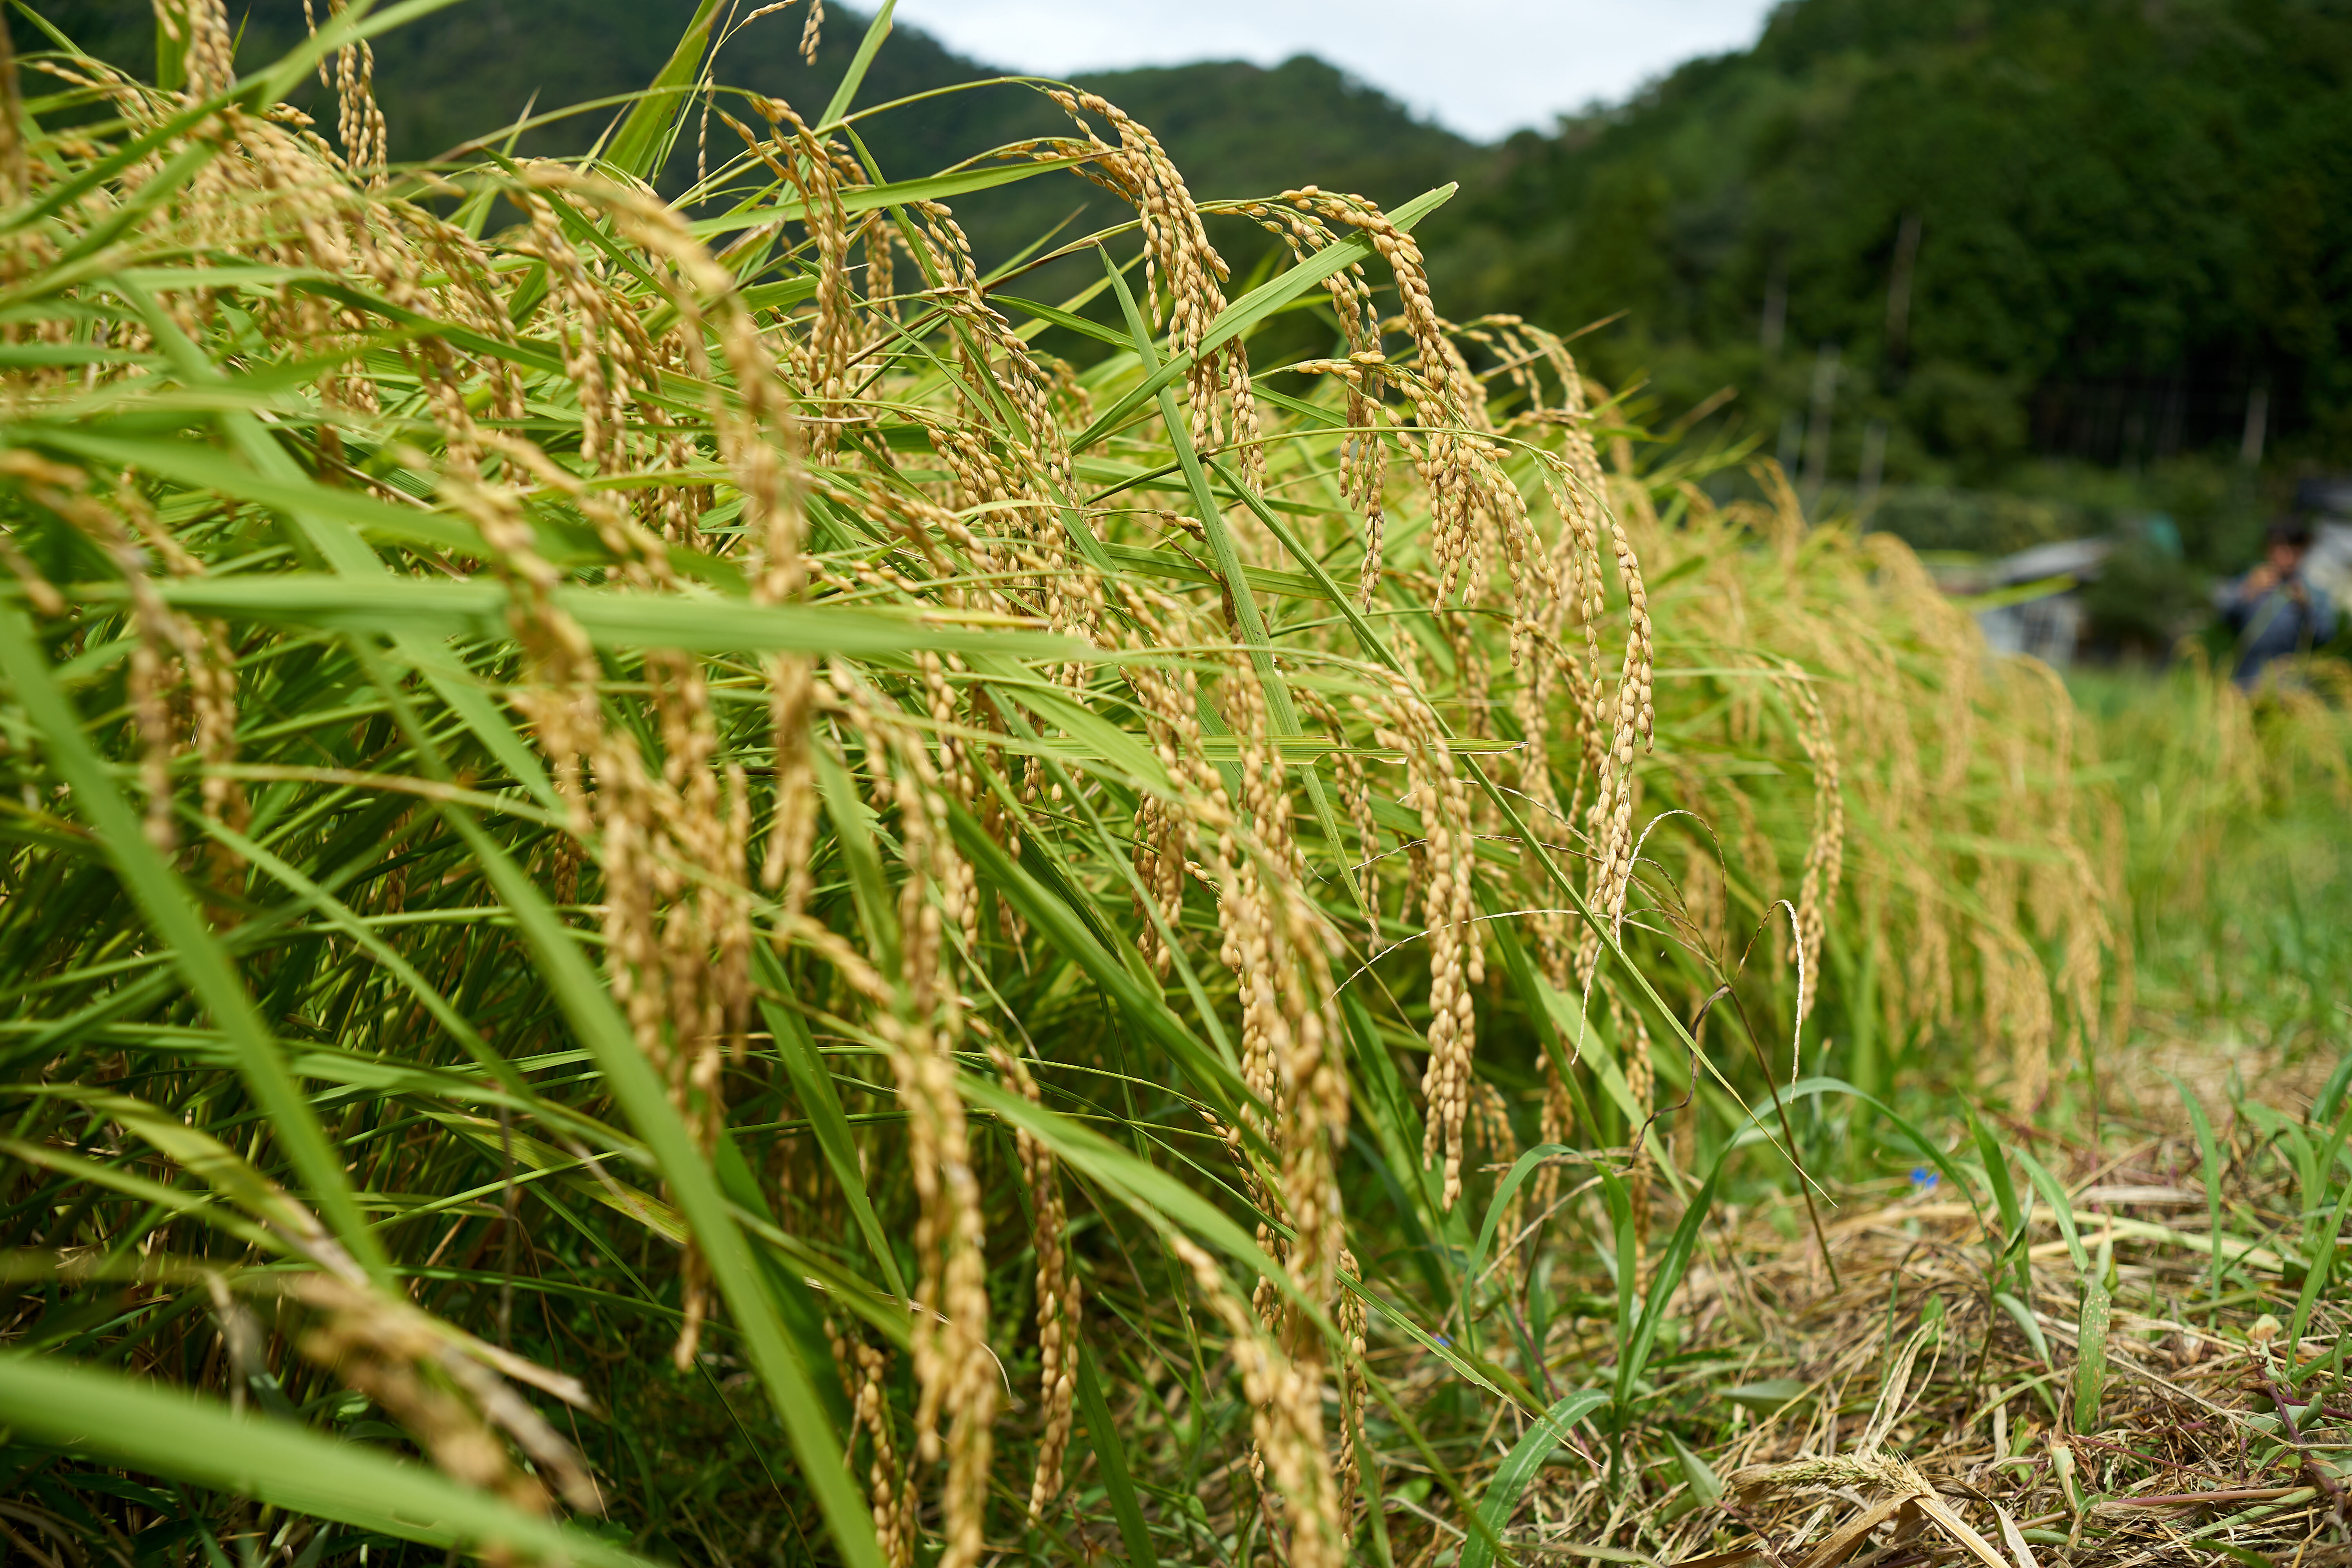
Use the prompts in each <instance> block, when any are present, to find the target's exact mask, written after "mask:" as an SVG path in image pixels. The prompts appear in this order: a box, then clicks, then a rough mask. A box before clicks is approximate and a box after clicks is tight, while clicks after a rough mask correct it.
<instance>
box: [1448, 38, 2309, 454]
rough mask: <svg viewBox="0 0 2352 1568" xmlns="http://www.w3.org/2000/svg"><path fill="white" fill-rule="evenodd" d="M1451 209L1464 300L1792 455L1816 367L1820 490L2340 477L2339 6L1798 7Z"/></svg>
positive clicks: (1536, 139) (1522, 147)
mask: <svg viewBox="0 0 2352 1568" xmlns="http://www.w3.org/2000/svg"><path fill="white" fill-rule="evenodd" d="M1460 205H1462V207H1463V209H1464V217H1463V221H1465V222H1466V223H1468V224H1469V225H1470V226H1472V228H1473V230H1474V231H1475V233H1477V235H1478V236H1479V244H1480V247H1481V248H1482V250H1483V252H1484V255H1485V262H1484V269H1483V271H1482V272H1481V274H1480V276H1479V279H1478V284H1479V291H1480V292H1481V293H1483V294H1485V295H1486V297H1487V298H1489V299H1492V300H1499V301H1503V302H1507V303H1508V304H1510V305H1512V306H1514V307H1515V308H1517V309H1521V310H1526V311H1528V312H1529V313H1531V314H1535V315H1538V316H1542V317H1545V318H1548V319H1549V320H1552V321H1588V320H1591V319H1594V318H1597V317H1600V316H1601V315H1604V314H1606V313H1608V312H1611V311H1614V310H1627V311H1629V312H1630V315H1629V317H1628V320H1627V321H1626V322H1625V323H1624V324H1623V325H1622V327H1620V328H1617V329H1614V330H1612V331H1611V332H1609V333H1606V334H1604V335H1603V336H1602V337H1601V340H1600V341H1599V342H1597V343H1596V344H1595V346H1594V351H1593V352H1594V353H1595V354H1596V355H1597V357H1598V359H1599V360H1600V361H1601V363H1602V364H1603V365H1604V366H1606V367H1607V368H1608V369H1609V370H1610V371H1612V372H1614V373H1617V374H1630V373H1632V372H1633V371H1634V370H1635V369H1637V368H1640V369H1646V370H1648V371H1650V372H1652V373H1653V374H1655V375H1657V376H1658V377H1659V384H1660V385H1661V387H1662V389H1663V390H1665V391H1666V392H1668V393H1669V394H1670V395H1669V398H1668V401H1669V403H1670V404H1671V403H1673V402H1674V401H1675V400H1677V399H1680V400H1691V399H1696V398H1697V397H1699V396H1702V395H1705V394H1706V393H1707V392H1708V391H1711V390H1712V389H1713V388H1714V387H1715V386H1717V385H1719V384H1722V383H1724V382H1726V381H1736V382H1738V383H1739V384H1741V385H1742V386H1743V387H1744V388H1745V389H1747V391H1746V395H1745V396H1744V398H1743V402H1745V403H1747V404H1748V405H1751V406H1752V408H1753V410H1754V412H1752V413H1751V415H1750V416H1749V417H1750V421H1751V426H1750V427H1751V428H1752V427H1754V426H1755V425H1756V424H1757V423H1759V422H1760V424H1761V425H1762V426H1763V429H1764V432H1765V433H1766V434H1767V436H1768V448H1769V445H1770V441H1769V437H1774V436H1777V434H1778V432H1779V430H1780V427H1781V426H1782V425H1783V423H1784V421H1783V419H1782V416H1784V415H1785V416H1789V418H1788V420H1787V421H1786V424H1787V426H1788V427H1789V428H1790V433H1791V435H1792V436H1793V437H1795V439H1794V440H1793V442H1784V443H1783V446H1784V447H1788V446H1793V447H1794V449H1795V451H1796V452H1797V453H1798V454H1799V457H1800V461H1802V460H1803V459H1804V458H1809V457H1811V452H1810V451H1809V449H1808V448H1807V446H1806V442H1805V438H1804V437H1805V436H1806V434H1807V433H1808V430H1809V427H1810V426H1811V424H1812V405H1813V402H1814V399H1815V388H1816V384H1817V383H1816V374H1817V372H1820V371H1822V370H1823V369H1824V366H1823V364H1822V357H1821V356H1822V354H1823V353H1825V352H1834V353H1835V354H1836V355H1837V359H1836V368H1837V372H1838V374H1837V375H1836V377H1835V382H1834V385H1833V387H1832V389H1831V393H1830V398H1831V402H1832V408H1833V414H1832V421H1831V436H1832V440H1831V444H1830V447H1829V451H1828V455H1827V457H1828V461H1827V468H1828V470H1829V472H1830V473H1831V474H1832V476H1834V477H1837V478H1848V477H1851V476H1853V475H1854V474H1855V473H1856V472H1857V470H1858V469H1859V468H1861V467H1863V465H1864V462H1865V460H1866V456H1867V454H1866V453H1865V452H1864V447H1865V445H1866V443H1867V442H1868V440H1869V431H1870V427H1871V424H1872V422H1874V421H1875V422H1878V423H1879V425H1880V426H1881V427H1882V428H1883V429H1884V431H1885V447H1884V458H1883V466H1884V472H1885V477H1886V478H1887V479H1889V480H1894V479H1903V478H1921V479H1958V480H1961V481H1964V482H1965V481H1979V482H1982V481H1986V480H1989V479H1996V478H1998V477H1999V476H2000V474H2001V473H2002V472H2003V471H2004V470H2005V468H2007V467H2008V466H2010V465H2012V464H2013V463H2014V462H2015V461H2016V460H2018V459H2020V458H2023V457H2024V456H2026V455H2027V454H2029V453H2040V454H2043V455H2051V456H2060V457H2073V458H2081V459H2085V460H2088V461H2090V462H2093V463H2096V464H2103V465H2114V466H2120V467H2123V468H2139V467H2142V466H2145V465H2148V464H2152V463H2158V462H2161V461H2163V460H2165V459H2167V458H2171V457H2172V456H2173V455H2175V454H2179V453H2184V452H2192V451H2196V450H2199V449H2214V448H2219V449H2221V450H2225V451H2226V450H2233V449H2235V448H2237V447H2240V446H2241V445H2242V444H2243V445H2246V446H2248V447H2249V449H2251V447H2252V440H2259V441H2261V442H2262V443H2263V445H2264V446H2265V447H2268V448H2269V449H2270V451H2271V452H2272V453H2273V455H2275V454H2276V453H2277V451H2278V449H2279V447H2280V446H2281V444H2282V443H2284V446H2285V448H2286V451H2287V455H2288V456H2289V457H2291V458H2303V459H2306V460H2321V459H2325V458H2330V457H2333V458H2335V459H2336V460H2339V461H2340V460H2342V459H2343V458H2345V457H2346V456H2347V455H2352V5H2347V4H2345V3H2344V0H1904V3H1903V4H1901V5H1886V4H1885V3H1883V0H1792V3H1790V4H1785V5H1782V6H1781V7H1780V10H1779V11H1778V12H1777V13H1776V14H1775V15H1774V16H1773V17H1772V19H1771V21H1770V23H1769V26H1767V27H1766V29H1765V32H1764V35H1763V37H1762V39H1761V41H1760V42H1759V44H1758V45H1757V47H1755V48H1754V49H1753V50H1750V51H1748V52H1746V53H1744V54H1738V55H1731V56H1726V57H1722V58H1714V59H1707V60H1701V61H1696V62H1694V63H1692V64H1690V65H1687V66H1685V67H1684V68H1681V69H1679V70H1677V71H1675V73H1674V74H1672V75H1671V76H1669V77H1668V78H1666V79H1664V80H1663V81H1661V82H1659V83H1657V84H1656V85H1655V86H1654V87H1653V88H1651V89H1649V90H1647V91H1645V92H1644V93H1643V94H1642V95H1641V96H1640V97H1639V98H1638V99H1637V100H1635V101H1633V102H1632V103H1630V104H1628V105H1626V106H1624V107H1623V108H1622V109H1619V110H1612V111H1610V112H1608V113H1605V114H1601V115H1597V116H1594V117H1592V118H1590V119H1587V120H1582V121H1577V122H1575V123H1572V124H1568V125H1565V126H1563V127H1562V128H1561V130H1560V132H1559V133H1558V134H1556V135H1552V136H1534V135H1522V136H1519V137H1517V138H1515V139H1513V140H1512V141H1511V142H1508V143H1507V144H1506V145H1505V146H1504V147H1503V148H1502V149H1501V153H1500V157H1499V160H1498V165H1497V167H1496V169H1495V171H1494V173H1493V175H1492V179H1491V183H1489V184H1485V185H1484V186H1482V187H1481V189H1480V191H1479V192H1478V193H1477V195H1475V198H1474V199H1472V200H1470V201H1467V202H1465V203H1463V204H1460ZM2250 412H2251V421H2250ZM2250 423H2251V426H2252V428H2251V431H2250ZM2250 436H2251V437H2252V439H2250Z"/></svg>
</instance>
